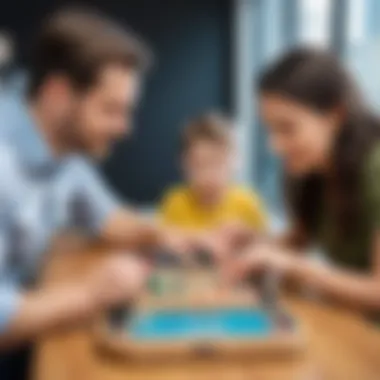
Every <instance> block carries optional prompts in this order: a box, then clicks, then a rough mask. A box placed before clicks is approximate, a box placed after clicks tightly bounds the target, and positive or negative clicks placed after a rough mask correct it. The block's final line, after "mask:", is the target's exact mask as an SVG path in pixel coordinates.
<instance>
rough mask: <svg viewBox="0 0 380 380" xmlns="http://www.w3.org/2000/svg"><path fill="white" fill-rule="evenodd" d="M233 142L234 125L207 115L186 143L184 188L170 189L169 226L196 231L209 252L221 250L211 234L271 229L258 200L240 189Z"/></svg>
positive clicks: (187, 133) (186, 134)
mask: <svg viewBox="0 0 380 380" xmlns="http://www.w3.org/2000/svg"><path fill="white" fill-rule="evenodd" d="M233 140H234V139H233V135H232V125H231V123H230V121H229V120H227V119H226V118H223V117H222V116H220V115H216V114H206V115H203V116H201V117H199V118H197V119H195V120H193V121H192V122H190V123H189V124H188V125H187V126H186V127H185V129H184V131H183V134H182V139H181V151H180V159H181V167H182V172H183V178H184V183H183V184H181V185H179V186H177V187H174V188H173V189H170V190H169V191H168V192H167V194H166V195H165V197H164V200H163V203H162V205H161V211H160V213H161V218H162V220H163V222H164V223H165V224H167V225H171V226H173V227H178V228H181V229H185V230H188V231H190V232H191V233H193V234H194V237H195V236H197V239H196V240H198V242H199V243H200V245H206V246H208V247H209V248H210V245H211V246H212V245H213V246H214V247H213V248H215V244H214V243H215V241H214V243H211V240H212V239H211V236H212V234H211V233H210V232H211V231H215V230H219V231H223V234H222V235H224V237H227V236H226V235H228V234H229V232H234V233H235V234H236V232H237V231H240V232H242V231H243V230H244V229H245V230H247V229H249V231H250V232H253V231H262V230H264V229H265V227H266V215H265V212H264V207H263V204H262V202H261V200H260V199H259V197H258V195H257V194H256V193H255V192H253V191H252V190H250V189H248V188H244V187H242V186H239V185H237V184H236V183H234V180H233V178H234V171H235V164H236V161H237V160H236V150H235V146H234V141H233ZM219 235H220V234H219ZM214 236H215V235H214Z"/></svg>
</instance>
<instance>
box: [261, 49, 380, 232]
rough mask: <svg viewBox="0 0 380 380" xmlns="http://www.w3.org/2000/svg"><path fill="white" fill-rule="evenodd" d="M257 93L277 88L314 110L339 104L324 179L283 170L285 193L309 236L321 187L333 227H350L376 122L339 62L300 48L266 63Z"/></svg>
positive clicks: (377, 132)
mask: <svg viewBox="0 0 380 380" xmlns="http://www.w3.org/2000/svg"><path fill="white" fill-rule="evenodd" d="M259 91H260V92H261V93H262V94H268V93H272V94H280V95H282V96H284V97H286V98H289V99H291V100H293V101H296V102H298V103H300V104H302V105H304V106H306V107H309V108H310V109H312V110H314V111H318V112H322V113H323V112H328V111H332V110H339V111H340V113H341V115H342V125H341V128H340V129H339V131H340V132H339V135H338V136H337V138H336V141H335V147H334V151H333V157H332V162H333V165H332V166H333V168H332V175H331V178H330V179H329V181H327V180H326V178H325V177H324V176H322V175H319V174H309V175H305V176H303V177H302V178H292V177H291V176H289V175H285V178H286V180H285V194H286V200H287V203H288V206H289V208H290V212H291V214H292V215H293V217H294V218H295V220H296V222H297V223H298V224H300V225H301V226H302V227H303V229H304V230H305V232H306V233H307V234H308V236H309V237H311V236H312V235H313V234H314V233H315V231H316V227H317V224H318V220H319V217H320V216H321V207H322V197H323V194H324V191H325V189H326V188H327V184H328V188H329V190H331V189H332V190H333V193H334V196H333V197H332V211H333V216H334V219H335V221H336V222H337V226H338V230H339V231H341V232H349V231H354V229H355V228H356V226H357V223H359V222H360V220H359V219H358V217H359V214H360V210H361V208H362V202H363V196H362V192H361V184H362V173H363V165H364V162H365V160H366V158H367V156H368V153H369V152H370V150H371V147H372V146H373V145H374V144H375V143H376V142H378V141H379V138H380V122H379V119H378V118H377V116H376V115H374V113H373V112H372V111H370V109H369V107H368V106H367V105H366V104H365V103H364V102H363V99H362V98H361V96H360V94H359V93H358V90H357V87H356V85H355V83H353V80H352V78H351V76H350V75H349V74H348V73H347V71H346V70H345V68H344V67H343V65H342V63H341V62H340V61H339V60H338V59H337V58H336V57H335V56H334V55H333V54H331V53H329V52H327V51H323V50H314V49H308V48H300V49H297V50H294V51H292V52H290V53H288V54H287V55H286V56H284V57H283V58H282V59H280V60H279V61H278V62H276V63H275V64H274V65H273V66H271V67H269V69H267V70H266V71H265V72H264V73H263V74H262V76H261V78H260V80H259Z"/></svg>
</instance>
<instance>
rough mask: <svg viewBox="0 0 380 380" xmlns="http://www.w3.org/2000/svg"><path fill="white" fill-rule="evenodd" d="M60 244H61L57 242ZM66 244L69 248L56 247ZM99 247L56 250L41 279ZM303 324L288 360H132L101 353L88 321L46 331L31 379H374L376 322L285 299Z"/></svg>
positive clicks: (84, 262) (80, 264)
mask: <svg viewBox="0 0 380 380" xmlns="http://www.w3.org/2000/svg"><path fill="white" fill-rule="evenodd" d="M63 246H64V245H63ZM61 247H62V246H61ZM65 250H69V251H70V252H60V251H65ZM104 251H105V250H104V249H102V248H100V247H97V248H94V247H93V246H92V247H91V246H86V245H82V244H78V245H74V246H71V247H70V248H67V246H66V248H61V249H60V250H58V252H56V254H55V255H54V257H53V259H52V260H50V262H49V265H48V266H47V271H46V276H45V279H44V281H45V283H46V286H49V284H52V283H57V282H59V281H67V280H68V279H70V278H73V277H75V276H82V275H83V274H84V273H86V271H88V270H89V269H90V268H92V267H93V266H95V265H97V263H99V260H101V259H102V258H103V257H104V254H105V252H104ZM287 302H288V303H289V306H290V307H291V309H292V311H293V313H294V314H295V315H296V316H297V317H298V319H299V320H300V321H301V323H302V324H303V326H304V328H305V332H306V336H307V340H308V343H307V350H306V352H305V354H304V355H302V356H300V357H298V358H294V359H292V360H280V359H279V358H277V359H276V358H273V359H266V360H265V361H263V360H259V359H256V360H255V358H252V359H250V360H247V359H243V358H242V359H235V360H233V361H232V360H231V361H223V362H220V361H219V362H218V361H217V360H211V359H210V360H206V359H204V360H196V361H195V360H192V361H189V362H173V363H169V364H160V363H157V362H156V363H131V362H127V361H125V360H122V359H120V358H119V359H118V358H115V357H111V356H107V355H100V353H99V351H97V350H96V349H95V345H94V342H93V335H92V331H91V323H88V324H86V326H75V327H72V328H71V329H68V330H66V331H60V332H59V333H55V334H51V335H50V336H47V337H45V338H44V339H41V341H40V342H38V344H37V347H36V350H35V357H34V361H33V368H32V378H33V379H34V380H98V379H99V380H127V379H128V380H140V379H147V380H151V379H162V380H164V379H165V380H171V379H173V380H187V379H189V380H190V379H199V380H202V379H204V380H209V379H211V378H215V379H218V380H230V379H231V380H240V379H241V380H243V379H244V380H245V379H254V380H278V379H281V380H298V379H299V380H321V379H323V380H330V379H331V380H379V379H380V328H379V329H376V328H374V327H373V326H370V325H369V324H368V323H367V322H365V321H364V320H363V319H361V318H360V317H359V316H358V315H357V314H356V313H354V312H349V311H347V310H343V309H340V308H337V307H335V308H334V307H332V306H326V305H321V304H318V303H316V302H311V301H307V300H302V299H295V298H294V299H293V298H291V299H289V300H288V301H287Z"/></svg>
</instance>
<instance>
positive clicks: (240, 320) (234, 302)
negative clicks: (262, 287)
mask: <svg viewBox="0 0 380 380" xmlns="http://www.w3.org/2000/svg"><path fill="white" fill-rule="evenodd" d="M96 334H97V340H96V341H97V343H98V346H99V347H100V348H103V349H107V350H108V351H110V352H114V353H116V354H122V355H125V356H127V357H129V358H135V359H138V358H142V359H144V358H145V359H146V358H160V359H164V358H168V359H170V358H171V359H173V358H174V357H181V358H185V357H197V356H202V357H204V356H212V357H222V356H223V355H229V356H230V355H236V354H238V355H253V354H271V355H279V354H280V355H289V354H295V353H299V352H301V351H302V347H303V336H302V333H301V329H300V326H299V325H298V323H297V322H296V321H295V320H294V319H293V318H292V317H291V316H290V315H289V314H288V313H287V312H286V311H285V310H283V309H282V307H280V308H277V309H276V311H273V310H270V309H269V308H268V307H266V306H265V305H263V304H262V303H261V302H260V298H259V297H258V295H257V294H256V293H255V292H254V291H253V289H252V287H249V286H246V285H245V284H240V285H239V286H234V287H229V286H226V285H225V284H221V283H220V282H219V281H218V279H217V276H216V275H215V273H213V272H212V271H210V270H203V271H200V270H197V271H181V270H177V271H174V270H171V271H160V272H159V273H156V274H155V275H154V276H153V277H152V279H151V281H150V284H149V286H148V288H147V291H146V293H145V294H144V295H143V296H142V297H141V298H140V299H139V300H138V301H137V302H136V303H135V304H134V305H130V306H129V307H126V308H122V309H119V310H115V311H114V312H112V313H110V314H109V315H108V316H107V317H105V318H103V319H102V320H101V321H100V322H99V323H98V324H97V329H96Z"/></svg>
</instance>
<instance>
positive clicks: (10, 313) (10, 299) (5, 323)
mask: <svg viewBox="0 0 380 380" xmlns="http://www.w3.org/2000/svg"><path fill="white" fill-rule="evenodd" d="M20 304H21V293H20V291H19V290H18V289H17V288H16V287H15V286H13V285H10V284H0V335H1V334H3V333H4V332H5V331H7V329H8V327H9V324H10V323H11V321H12V320H13V318H14V316H15V315H16V314H17V312H18V310H19V308H20Z"/></svg>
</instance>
